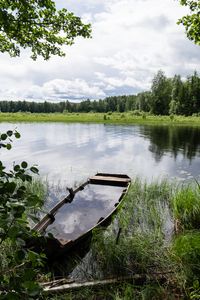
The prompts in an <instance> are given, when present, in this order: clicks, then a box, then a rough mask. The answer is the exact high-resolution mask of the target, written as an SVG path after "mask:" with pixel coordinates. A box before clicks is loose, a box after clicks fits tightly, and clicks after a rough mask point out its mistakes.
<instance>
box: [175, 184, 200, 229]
mask: <svg viewBox="0 0 200 300" xmlns="http://www.w3.org/2000/svg"><path fill="white" fill-rule="evenodd" d="M172 206H173V214H174V219H175V220H176V231H183V230H185V229H195V228H196V229H199V228H200V189H199V185H198V184H196V185H192V184H190V185H189V186H183V187H182V189H180V190H179V191H178V192H177V193H176V194H175V196H174V197H173V198H172Z"/></svg>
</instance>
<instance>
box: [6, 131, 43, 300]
mask: <svg viewBox="0 0 200 300" xmlns="http://www.w3.org/2000/svg"><path fill="white" fill-rule="evenodd" d="M13 136H14V137H15V138H20V134H19V133H18V132H17V131H10V130H9V131H7V133H2V134H0V145H1V147H3V148H5V149H8V150H10V149H11V148H12V137H13ZM33 173H34V174H38V169H37V168H36V167H35V166H31V167H28V164H27V162H25V161H23V162H22V163H21V164H18V165H14V167H13V169H12V170H9V171H7V170H6V168H5V166H4V165H3V163H2V162H1V161H0V195H1V196H0V250H1V251H0V253H1V259H0V282H1V286H0V298H2V299H30V298H31V299H33V298H35V297H37V298H38V296H39V294H40V290H41V289H40V286H39V285H38V284H37V282H36V278H37V274H38V272H39V270H40V267H41V266H43V258H44V255H39V254H37V253H35V252H33V251H31V250H28V249H26V248H25V247H24V246H25V244H26V240H27V238H31V239H34V237H35V235H36V233H34V232H33V231H32V230H31V229H30V227H29V223H28V219H29V218H30V219H35V214H33V211H34V212H35V210H36V209H37V208H40V206H41V203H42V202H41V199H40V198H39V197H38V196H37V195H35V194H33V193H32V192H31V191H30V190H28V188H27V185H26V182H31V181H32V176H31V174H33Z"/></svg>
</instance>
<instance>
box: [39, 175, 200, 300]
mask: <svg viewBox="0 0 200 300" xmlns="http://www.w3.org/2000/svg"><path fill="white" fill-rule="evenodd" d="M199 198H200V189H199V186H198V184H196V183H194V184H193V185H191V184H190V185H189V186H185V185H181V186H180V184H179V185H178V184H176V183H171V182H169V181H166V180H165V181H162V182H160V183H158V182H152V183H150V184H147V183H145V182H142V181H141V180H140V179H136V180H135V181H134V182H133V183H132V185H131V188H130V190H129V193H128V195H127V197H126V199H125V201H124V203H123V206H122V207H121V209H120V211H119V213H118V215H117V217H116V218H115V219H114V220H113V222H112V224H111V225H110V226H109V227H108V228H107V229H106V230H105V229H100V230H98V231H96V232H94V234H93V242H92V247H91V250H90V252H89V254H88V255H87V256H86V257H85V258H84V259H83V261H82V263H81V264H80V265H79V266H78V267H77V268H76V269H75V270H74V272H73V273H72V278H74V279H75V280H83V279H85V280H95V279H105V278H113V277H115V278H116V277H125V276H133V277H134V276H136V274H137V275H138V276H142V277H143V276H146V278H147V280H146V281H145V282H142V284H138V282H136V281H134V280H133V281H132V283H130V282H126V281H124V282H123V281H122V282H121V284H117V285H112V286H105V287H99V288H97V289H95V290H94V289H92V288H83V289H81V290H78V291H76V292H69V293H65V294H62V293H60V294H59V295H57V296H54V297H52V298H51V297H47V298H46V297H44V299H71V300H72V299H92V300H96V299H115V300H122V299H125V300H132V299H141V300H145V299H146V300H149V299H200V284H199V283H200V275H199V274H200V255H199V253H200V233H199V227H200V223H199V222H200V218H199V215H200V202H199ZM181 199H183V200H181ZM119 228H121V234H120V235H119V238H117V236H118V232H119V231H118V230H119ZM161 277H162V282H161V281H160V278H161Z"/></svg>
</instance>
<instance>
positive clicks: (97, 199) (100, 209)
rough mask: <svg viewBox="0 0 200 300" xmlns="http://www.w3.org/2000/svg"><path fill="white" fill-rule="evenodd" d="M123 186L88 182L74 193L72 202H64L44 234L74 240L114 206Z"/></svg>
mask: <svg viewBox="0 0 200 300" xmlns="http://www.w3.org/2000/svg"><path fill="white" fill-rule="evenodd" d="M123 190H124V187H118V186H105V185H98V184H88V185H86V186H85V188H84V190H82V191H80V192H78V193H76V194H75V197H74V199H73V201H72V203H70V204H69V203H66V204H64V205H63V206H62V207H61V208H60V209H59V210H58V212H57V213H56V215H55V221H54V222H53V223H52V224H50V225H49V226H48V227H47V229H46V231H45V234H46V235H48V234H49V233H51V234H53V236H54V237H55V238H57V239H59V240H75V239H76V238H78V237H79V236H80V235H81V234H83V233H85V232H86V231H88V230H89V229H90V228H92V227H93V226H95V224H97V222H98V221H99V219H100V218H105V217H106V216H107V215H109V214H110V213H111V212H112V211H113V209H114V208H115V204H116V203H117V202H118V200H119V198H120V196H121V194H122V192H123Z"/></svg>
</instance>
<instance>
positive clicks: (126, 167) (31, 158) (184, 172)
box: [0, 123, 200, 187]
mask: <svg viewBox="0 0 200 300" xmlns="http://www.w3.org/2000/svg"><path fill="white" fill-rule="evenodd" d="M15 127H17V130H18V131H19V132H20V133H21V139H19V140H15V141H14V145H13V149H12V150H11V151H6V150H2V151H1V154H0V155H1V156H0V159H1V160H3V161H4V163H6V164H7V165H8V166H9V165H12V163H13V161H14V162H15V163H18V162H20V161H22V160H25V161H27V162H28V163H29V164H30V165H32V164H37V165H38V167H39V169H40V174H41V175H42V176H43V177H47V178H48V180H49V181H50V182H54V183H58V182H60V184H61V185H63V184H64V185H66V186H68V187H71V186H72V187H73V186H74V185H77V184H79V183H81V182H83V181H84V180H85V179H87V177H89V176H91V175H94V174H95V173H96V172H109V173H125V174H127V175H129V176H130V177H134V176H141V177H142V178H144V179H147V180H152V179H157V178H159V179H160V178H162V177H169V178H174V177H176V178H178V179H180V180H185V179H187V180H189V179H193V178H196V179H198V178H199V170H200V128H198V127H185V126H137V125H136V126H134V125H132V126H127V125H104V124H63V123H18V124H11V123H1V124H0V131H1V132H3V131H5V130H8V129H14V128H15Z"/></svg>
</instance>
